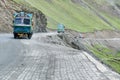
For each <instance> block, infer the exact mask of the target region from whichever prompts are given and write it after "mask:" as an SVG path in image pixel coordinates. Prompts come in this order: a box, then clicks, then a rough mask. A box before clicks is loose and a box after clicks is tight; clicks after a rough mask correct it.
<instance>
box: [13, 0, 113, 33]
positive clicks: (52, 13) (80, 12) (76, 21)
mask: <svg viewBox="0 0 120 80" xmlns="http://www.w3.org/2000/svg"><path fill="white" fill-rule="evenodd" d="M15 1H17V2H19V1H20V2H23V1H24V0H15ZM26 1H27V3H29V4H30V5H31V6H33V7H35V8H37V9H39V10H41V11H42V12H43V13H44V14H45V15H46V16H47V19H48V25H47V26H48V27H49V28H52V29H56V28H57V24H58V23H63V24H64V25H65V26H66V28H68V29H72V30H76V31H80V32H92V31H94V30H101V29H112V28H111V27H110V26H109V25H108V24H107V23H105V22H104V21H103V20H101V19H100V18H99V17H98V16H97V15H95V13H94V12H92V11H90V10H89V9H88V8H84V7H82V6H80V5H78V4H74V3H72V2H71V1H70V0H52V2H48V1H45V0H26ZM99 3H102V2H99Z"/></svg>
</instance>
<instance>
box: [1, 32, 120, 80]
mask: <svg viewBox="0 0 120 80" xmlns="http://www.w3.org/2000/svg"><path fill="white" fill-rule="evenodd" d="M56 34H57V33H38V34H34V35H33V37H32V39H31V40H28V39H13V35H12V34H0V80H120V76H119V75H118V74H117V73H115V72H113V71H111V70H110V69H109V68H107V67H106V66H104V65H103V64H101V63H100V62H98V61H97V60H95V59H94V58H93V57H92V56H90V55H89V54H88V53H86V52H84V51H82V50H81V51H80V50H76V49H73V48H71V47H67V46H65V45H60V44H55V43H52V42H51V43H50V42H49V43H48V42H47V40H45V39H47V37H48V36H49V37H50V36H55V35H56ZM53 40H56V39H53ZM56 41H57V40H56ZM57 42H58V41H57ZM60 43H64V42H62V41H61V42H60Z"/></svg>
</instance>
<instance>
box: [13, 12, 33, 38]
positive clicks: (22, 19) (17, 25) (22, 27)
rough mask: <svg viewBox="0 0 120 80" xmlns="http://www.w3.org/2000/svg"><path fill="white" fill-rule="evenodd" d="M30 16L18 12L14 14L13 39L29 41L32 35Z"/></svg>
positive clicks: (29, 14)
mask: <svg viewBox="0 0 120 80" xmlns="http://www.w3.org/2000/svg"><path fill="white" fill-rule="evenodd" d="M32 24H33V23H32V14H31V13H25V12H19V13H15V14H14V20H13V34H14V38H15V39H16V38H26V37H27V38H28V39H31V37H32V35H33V25H32Z"/></svg>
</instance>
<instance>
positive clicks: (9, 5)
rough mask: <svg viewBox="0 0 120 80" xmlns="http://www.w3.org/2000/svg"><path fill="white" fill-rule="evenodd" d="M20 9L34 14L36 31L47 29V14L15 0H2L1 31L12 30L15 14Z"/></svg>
mask: <svg viewBox="0 0 120 80" xmlns="http://www.w3.org/2000/svg"><path fill="white" fill-rule="evenodd" d="M18 11H25V12H30V13H32V14H33V15H34V17H33V22H34V31H35V32H40V31H46V25H47V19H46V17H45V15H44V14H43V13H42V12H41V11H39V10H36V9H34V8H31V7H29V6H25V5H21V4H17V3H15V2H13V0H1V1H0V15H1V16H0V32H1V33H6V32H12V22H13V14H14V13H15V12H18Z"/></svg>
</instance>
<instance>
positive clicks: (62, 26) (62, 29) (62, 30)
mask: <svg viewBox="0 0 120 80" xmlns="http://www.w3.org/2000/svg"><path fill="white" fill-rule="evenodd" d="M57 32H58V33H64V32H65V26H64V25H63V24H58V26H57Z"/></svg>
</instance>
